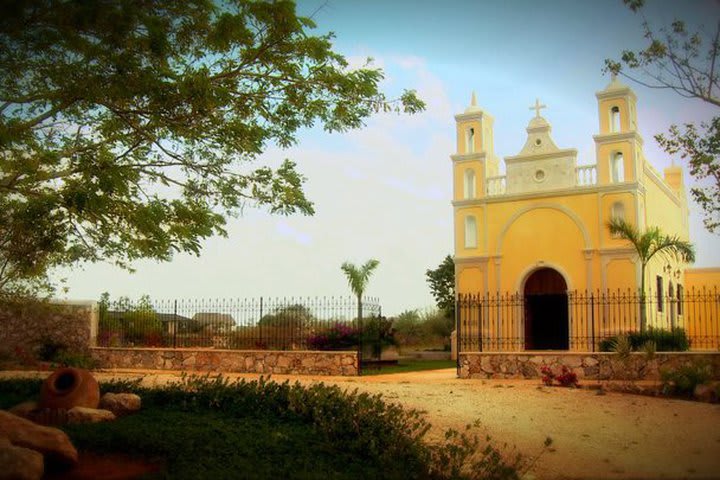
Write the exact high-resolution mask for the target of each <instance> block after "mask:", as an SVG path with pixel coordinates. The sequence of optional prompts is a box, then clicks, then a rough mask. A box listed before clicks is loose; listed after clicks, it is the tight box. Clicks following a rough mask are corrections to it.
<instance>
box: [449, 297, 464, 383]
mask: <svg viewBox="0 0 720 480" xmlns="http://www.w3.org/2000/svg"><path fill="white" fill-rule="evenodd" d="M461 305H462V302H461V301H460V294H457V295H456V296H455V365H456V368H457V376H458V377H460V317H461V316H462V315H461V313H460V308H461ZM451 350H452V347H451Z"/></svg>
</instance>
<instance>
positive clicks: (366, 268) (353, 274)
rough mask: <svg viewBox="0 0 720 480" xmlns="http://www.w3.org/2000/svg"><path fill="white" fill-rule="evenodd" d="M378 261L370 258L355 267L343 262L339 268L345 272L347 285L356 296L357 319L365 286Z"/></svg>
mask: <svg viewBox="0 0 720 480" xmlns="http://www.w3.org/2000/svg"><path fill="white" fill-rule="evenodd" d="M378 265H380V262H379V261H378V260H375V259H374V258H371V259H370V260H368V261H367V262H365V264H364V265H362V266H360V267H357V266H355V265H353V264H352V263H350V262H344V263H343V264H342V265H341V266H340V269H341V270H342V271H343V272H344V273H345V276H346V277H347V281H348V285H349V286H350V290H352V292H353V294H355V296H356V297H357V301H358V321H361V320H362V296H363V293H365V288H367V284H368V281H369V280H370V275H372V272H373V270H375V269H376V268H377V267H378Z"/></svg>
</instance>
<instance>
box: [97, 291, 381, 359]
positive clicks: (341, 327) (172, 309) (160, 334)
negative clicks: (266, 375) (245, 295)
mask: <svg viewBox="0 0 720 480" xmlns="http://www.w3.org/2000/svg"><path fill="white" fill-rule="evenodd" d="M381 313H382V312H381V308H380V304H379V302H378V300H377V299H376V298H366V299H364V300H363V302H362V319H360V318H358V305H357V299H355V298H343V297H317V298H263V297H260V298H253V299H237V300H236V299H218V300H163V301H154V300H150V299H148V298H144V299H141V300H140V301H134V302H133V301H130V300H127V299H122V300H118V301H115V302H108V301H104V302H100V314H99V325H98V335H97V345H98V346H101V347H165V348H218V349H240V350H258V349H262V350H264V349H269V350H356V349H360V350H362V345H363V340H364V339H365V343H372V339H373V337H374V330H375V328H374V327H375V324H376V323H378V322H379V319H380V316H381ZM370 350H371V351H372V349H370Z"/></svg>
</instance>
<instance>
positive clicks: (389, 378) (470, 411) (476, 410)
mask: <svg viewBox="0 0 720 480" xmlns="http://www.w3.org/2000/svg"><path fill="white" fill-rule="evenodd" d="M15 375H28V373H27V372H22V373H20V372H17V373H14V372H0V376H15ZM44 375H47V374H44ZM177 375H178V374H177V373H168V372H145V373H144V382H145V383H147V384H149V385H152V384H159V383H164V382H166V381H168V380H172V379H175V378H177ZM120 376H122V377H126V376H138V373H137V372H119V371H118V372H104V373H98V374H96V377H97V378H98V379H101V380H102V379H106V378H113V377H120ZM231 376H232V377H244V378H257V375H249V374H247V375H231ZM273 378H274V379H275V380H277V381H284V380H290V381H296V380H298V381H300V382H302V383H310V382H316V381H322V382H325V383H329V384H337V385H339V386H341V387H343V388H348V389H356V388H357V389H358V390H361V391H366V392H369V393H381V394H383V396H384V397H385V398H386V399H388V400H389V401H391V402H395V403H400V404H402V405H404V406H407V407H410V408H415V409H418V410H421V411H423V412H425V413H426V415H427V418H428V420H429V421H430V422H431V423H432V424H433V430H432V432H431V434H432V435H434V436H439V435H440V434H441V433H442V432H443V431H444V430H445V429H446V428H449V427H454V428H463V427H464V426H465V425H467V424H469V423H473V422H474V421H475V420H480V422H481V425H482V427H481V432H480V433H483V434H484V433H487V434H489V435H491V436H492V437H493V439H494V441H495V442H496V443H497V444H502V443H507V444H508V445H514V446H515V447H516V448H517V450H518V451H519V452H521V453H523V454H525V455H527V456H534V455H536V454H537V453H538V452H540V451H541V450H542V444H543V441H544V440H545V438H546V437H550V438H552V439H553V444H552V447H551V449H550V451H548V452H545V453H543V455H542V456H541V457H540V458H539V460H538V461H537V463H535V465H534V466H533V468H532V470H531V471H530V472H528V473H529V475H527V478H535V479H538V480H542V479H570V478H572V479H601V478H602V479H604V478H609V479H635V478H638V479H676V478H690V479H720V405H718V404H715V405H711V404H703V403H697V402H690V401H684V400H669V399H663V398H653V397H645V396H639V395H630V394H623V393H614V392H608V393H606V394H604V395H599V394H598V392H597V391H596V390H589V389H566V388H560V387H553V388H548V387H541V386H540V382H539V381H537V380H487V381H483V380H460V379H457V378H455V370H454V369H447V370H434V371H427V372H413V373H401V374H394V375H375V376H363V377H292V376H285V375H276V376H273Z"/></svg>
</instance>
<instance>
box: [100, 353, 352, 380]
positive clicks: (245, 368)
mask: <svg viewBox="0 0 720 480" xmlns="http://www.w3.org/2000/svg"><path fill="white" fill-rule="evenodd" d="M91 355H92V357H93V359H94V360H96V361H97V362H98V366H99V367H100V368H130V369H150V370H186V371H190V372H227V373H263V374H273V373H274V374H290V375H343V376H356V375H359V365H358V353H357V352H353V351H344V352H316V351H280V350H219V349H168V348H100V347H96V348H92V349H91Z"/></svg>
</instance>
